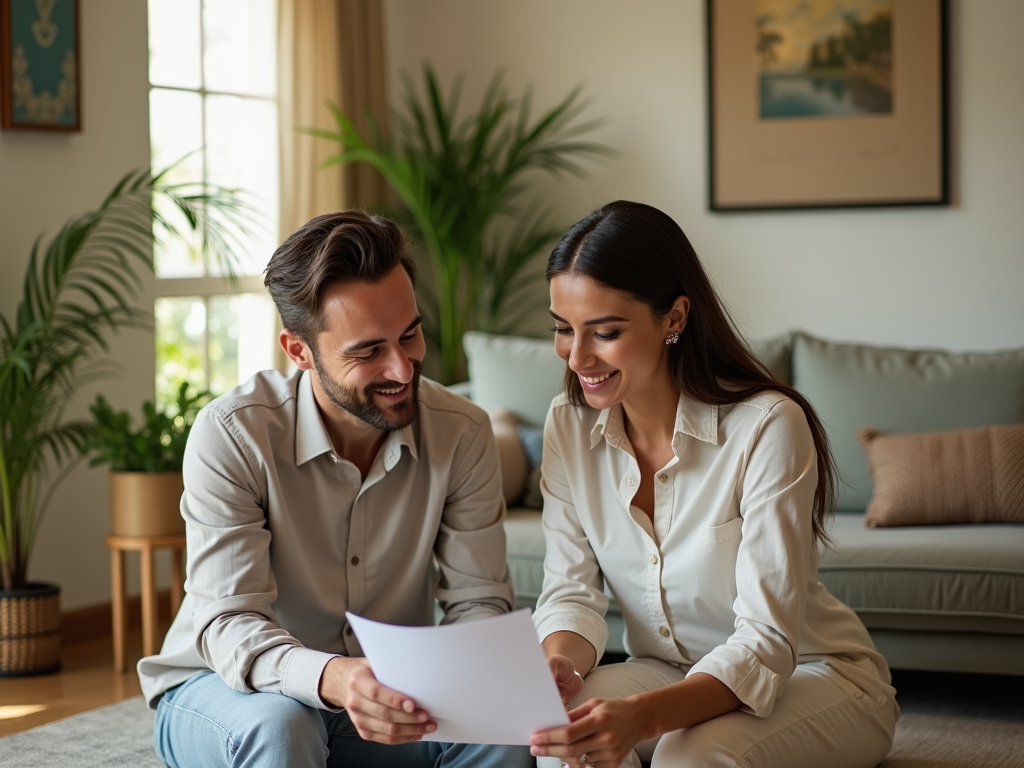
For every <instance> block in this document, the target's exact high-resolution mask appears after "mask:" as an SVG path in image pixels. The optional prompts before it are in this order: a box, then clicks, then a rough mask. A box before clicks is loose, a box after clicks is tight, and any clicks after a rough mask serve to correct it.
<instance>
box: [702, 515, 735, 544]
mask: <svg viewBox="0 0 1024 768" xmlns="http://www.w3.org/2000/svg"><path fill="white" fill-rule="evenodd" d="M742 528H743V518H742V517H737V518H736V519H735V520H730V521H729V522H728V523H726V524H725V525H703V526H701V528H700V543H701V544H703V545H704V546H706V547H714V546H717V545H719V544H724V543H725V542H727V541H729V540H730V539H735V538H736V537H737V536H739V535H740V531H741V529H742Z"/></svg>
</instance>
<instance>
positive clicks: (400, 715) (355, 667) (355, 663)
mask: <svg viewBox="0 0 1024 768" xmlns="http://www.w3.org/2000/svg"><path fill="white" fill-rule="evenodd" d="M320 698H321V699H323V701H324V702H325V703H326V704H329V705H330V706H332V707H344V708H345V710H346V711H347V712H348V715H349V717H350V718H351V719H352V724H353V725H355V727H356V730H357V731H359V735H360V736H361V737H362V738H364V739H366V740H367V741H376V742H380V743H381V744H405V743H408V742H411V741H419V740H420V739H421V738H422V737H423V734H425V733H431V732H433V731H435V730H437V723H435V722H433V721H432V720H431V719H430V715H428V714H427V712H426V710H423V709H420V708H419V707H417V706H416V702H415V701H413V700H412V699H410V698H409V697H408V696H405V695H403V694H401V693H398V692H397V691H392V690H391V689H390V688H385V687H384V686H383V685H381V684H380V683H379V682H378V681H377V678H376V677H374V676H373V670H371V669H370V662H368V661H367V660H366V659H364V658H343V657H340V656H339V657H337V658H334V659H331V660H330V661H329V662H327V666H326V667H324V671H323V674H322V675H321V676H320Z"/></svg>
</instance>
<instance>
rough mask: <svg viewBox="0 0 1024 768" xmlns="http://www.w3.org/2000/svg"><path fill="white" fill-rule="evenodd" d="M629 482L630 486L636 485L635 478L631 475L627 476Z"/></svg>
mask: <svg viewBox="0 0 1024 768" xmlns="http://www.w3.org/2000/svg"><path fill="white" fill-rule="evenodd" d="M629 484H630V485H631V486H633V485H636V478H635V477H631V478H629Z"/></svg>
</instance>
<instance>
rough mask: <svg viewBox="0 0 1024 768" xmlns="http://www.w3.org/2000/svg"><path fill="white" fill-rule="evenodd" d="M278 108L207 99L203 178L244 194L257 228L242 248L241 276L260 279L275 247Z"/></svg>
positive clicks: (221, 98) (231, 99)
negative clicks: (256, 215)
mask: <svg viewBox="0 0 1024 768" xmlns="http://www.w3.org/2000/svg"><path fill="white" fill-rule="evenodd" d="M277 155H278V149H277V106H276V105H275V104H274V103H273V102H271V101H265V100H263V99H246V98H238V97H236V96H207V97H206V157H207V174H208V175H207V178H208V180H209V181H210V182H212V183H214V184H218V185H220V186H224V187H232V188H238V189H242V190H245V191H246V192H248V193H250V201H251V202H253V203H254V204H255V206H256V207H257V208H258V210H259V211H260V214H261V216H260V223H259V225H258V226H255V227H253V228H252V231H251V233H250V236H249V237H247V238H246V239H245V242H244V243H242V251H243V253H242V254H241V256H242V258H243V264H242V265H241V266H240V267H239V272H240V273H241V274H249V275H258V274H260V273H261V272H262V271H263V268H264V267H266V265H267V262H268V261H270V257H271V255H272V254H273V252H274V249H275V248H276V247H277V207H278V184H279V182H278V166H277Z"/></svg>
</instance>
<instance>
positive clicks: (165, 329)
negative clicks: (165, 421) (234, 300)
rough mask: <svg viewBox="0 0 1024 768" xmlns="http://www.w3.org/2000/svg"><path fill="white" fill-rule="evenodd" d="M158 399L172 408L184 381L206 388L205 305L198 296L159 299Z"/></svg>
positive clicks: (157, 343) (157, 337) (155, 311)
mask: <svg viewBox="0 0 1024 768" xmlns="http://www.w3.org/2000/svg"><path fill="white" fill-rule="evenodd" d="M154 313H155V315H156V399H157V402H158V403H160V404H162V405H170V404H171V403H173V402H174V401H175V399H176V397H175V394H176V392H177V390H178V386H179V385H180V384H181V382H182V381H188V382H190V383H191V384H192V385H193V386H195V387H196V388H198V389H204V388H206V374H205V372H204V370H203V346H204V334H205V329H206V304H205V303H204V302H203V300H202V299H201V298H199V297H196V296H185V297H174V298H162V299H157V300H156V304H155V306H154Z"/></svg>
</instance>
